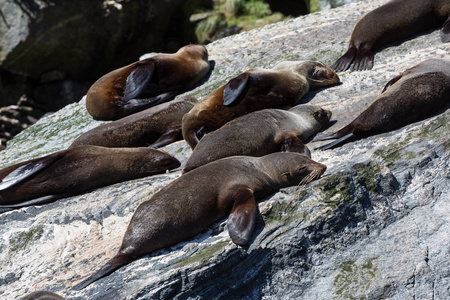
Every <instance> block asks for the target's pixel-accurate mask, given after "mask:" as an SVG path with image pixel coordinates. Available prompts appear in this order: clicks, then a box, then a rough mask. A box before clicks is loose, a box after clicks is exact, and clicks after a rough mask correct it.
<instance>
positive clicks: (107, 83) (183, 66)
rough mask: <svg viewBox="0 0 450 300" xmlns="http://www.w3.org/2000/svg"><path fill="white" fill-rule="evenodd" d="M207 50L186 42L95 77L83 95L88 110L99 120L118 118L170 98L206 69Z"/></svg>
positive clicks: (195, 80)
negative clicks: (175, 47) (169, 50)
mask: <svg viewBox="0 0 450 300" xmlns="http://www.w3.org/2000/svg"><path fill="white" fill-rule="evenodd" d="M209 68H210V65H209V62H208V51H207V50H206V48H205V46H203V45H188V46H184V47H182V48H180V50H178V52H177V53H174V54H159V55H156V56H153V57H151V58H147V59H144V60H141V61H138V62H135V63H132V64H130V65H128V66H126V67H123V68H120V69H117V70H114V71H112V72H109V73H108V74H106V75H104V76H102V77H101V78H100V79H98V80H97V81H96V82H95V83H94V84H93V85H92V86H91V87H90V89H89V91H88V92H87V96H86V109H87V111H88V112H89V113H90V114H91V115H92V116H93V117H94V118H95V119H98V120H117V119H119V118H122V117H125V116H127V115H130V114H132V113H135V112H137V111H140V110H143V109H146V108H149V107H151V106H154V105H157V104H160V103H163V102H166V101H168V100H171V99H173V98H174V97H175V96H176V95H178V94H180V93H182V92H184V91H186V90H187V89H189V88H192V87H193V86H194V85H195V84H196V83H198V82H199V81H200V80H201V79H202V78H203V77H204V76H205V75H206V74H207V73H208V71H209Z"/></svg>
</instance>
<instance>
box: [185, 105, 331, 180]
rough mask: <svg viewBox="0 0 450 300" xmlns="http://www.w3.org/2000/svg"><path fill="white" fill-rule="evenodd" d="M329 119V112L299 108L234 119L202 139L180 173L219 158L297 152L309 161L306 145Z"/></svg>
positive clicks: (310, 106)
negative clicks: (305, 156)
mask: <svg viewBox="0 0 450 300" xmlns="http://www.w3.org/2000/svg"><path fill="white" fill-rule="evenodd" d="M330 118H331V111H328V110H324V109H322V108H321V107H319V106H317V105H311V104H299V105H297V106H294V107H293V108H291V109H290V110H288V111H286V110H281V109H263V110H260V111H255V112H252V113H249V114H248V115H246V116H243V117H239V118H237V119H234V120H232V121H230V122H228V123H227V124H225V125H223V126H222V127H221V128H219V129H217V130H215V131H213V132H210V133H208V134H207V135H205V136H204V137H203V138H202V139H201V140H200V142H199V143H198V144H197V146H196V147H195V149H194V151H193V152H192V155H191V156H190V157H189V159H188V161H187V162H186V165H185V167H184V170H183V172H184V173H186V172H189V171H190V170H193V169H195V168H197V167H199V166H201V165H204V164H207V163H209V162H211V161H215V160H218V159H220V158H224V157H228V156H235V155H245V156H263V155H267V154H269V153H272V152H278V151H285V152H298V153H302V154H305V155H307V156H309V157H311V153H310V151H309V149H308V148H307V147H306V146H305V144H304V143H303V142H305V141H306V140H307V139H308V138H309V137H310V136H312V135H314V134H316V133H317V132H318V131H319V130H320V129H321V128H322V127H323V126H324V125H325V124H327V123H328V121H329V120H330Z"/></svg>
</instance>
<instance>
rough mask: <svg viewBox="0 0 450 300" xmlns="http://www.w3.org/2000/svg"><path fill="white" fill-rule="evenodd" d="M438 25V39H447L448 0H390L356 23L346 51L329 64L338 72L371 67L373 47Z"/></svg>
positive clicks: (449, 28)
mask: <svg viewBox="0 0 450 300" xmlns="http://www.w3.org/2000/svg"><path fill="white" fill-rule="evenodd" d="M442 24H443V25H442ZM439 26H442V29H441V40H442V41H443V42H449V41H450V2H449V1H448V0H392V1H390V2H388V3H386V4H385V5H382V6H380V7H378V8H377V9H374V10H373V11H371V12H369V13H368V14H367V15H365V16H364V17H363V18H362V19H361V20H360V21H359V22H358V23H357V24H356V26H355V29H354V30H353V33H352V37H351V38H350V45H349V48H348V50H347V52H346V53H345V54H344V55H343V56H342V57H341V58H339V59H338V60H337V61H336V62H335V63H334V64H333V66H332V68H333V69H334V70H336V71H337V72H339V71H345V70H347V69H350V70H351V71H361V70H370V69H372V67H373V60H374V53H373V52H374V50H375V49H378V48H381V47H383V46H385V45H387V44H390V43H393V42H396V41H400V40H402V39H405V38H408V37H411V36H413V35H416V34H419V33H421V32H425V31H427V30H430V29H433V28H437V27H439Z"/></svg>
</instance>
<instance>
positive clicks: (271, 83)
mask: <svg viewBox="0 0 450 300" xmlns="http://www.w3.org/2000/svg"><path fill="white" fill-rule="evenodd" d="M337 83H339V77H338V76H337V75H336V73H334V71H333V70H331V69H330V68H329V67H327V66H325V65H323V64H321V63H318V62H313V61H300V62H299V61H284V62H280V63H279V64H277V65H276V66H275V67H274V68H273V69H271V70H264V69H252V70H249V71H246V72H244V73H242V74H241V75H239V76H237V77H235V78H233V79H231V80H230V81H229V82H228V83H227V84H226V85H224V86H222V87H220V88H218V89H217V90H215V91H213V92H212V93H211V94H209V95H208V96H206V97H205V98H204V99H203V100H202V101H200V102H198V103H197V104H195V106H194V108H193V109H192V110H191V111H190V112H189V113H187V114H186V115H185V116H184V117H183V138H184V139H185V140H186V142H187V143H188V144H189V146H191V148H192V149H194V147H195V146H196V145H197V143H198V141H199V139H200V138H201V137H203V135H205V134H206V133H208V132H211V131H214V130H216V129H217V128H219V127H221V126H222V125H223V124H225V123H227V122H229V121H231V120H232V119H234V118H237V117H239V116H242V115H245V114H248V113H250V112H253V111H257V110H261V109H265V108H282V109H288V108H291V107H293V106H294V105H296V104H297V103H298V102H299V101H300V99H301V98H302V97H303V96H304V95H305V94H306V93H307V92H308V91H311V90H314V89H316V88H320V87H324V86H329V85H333V84H337Z"/></svg>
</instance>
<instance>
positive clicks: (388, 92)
mask: <svg viewBox="0 0 450 300" xmlns="http://www.w3.org/2000/svg"><path fill="white" fill-rule="evenodd" d="M448 103H450V60H446V59H428V60H426V61H423V62H422V63H420V64H418V65H416V66H414V67H412V68H410V69H408V70H406V71H405V72H403V73H401V74H400V75H398V76H396V77H394V78H393V79H392V80H390V81H389V82H388V83H387V84H386V87H385V88H384V89H383V92H382V93H381V95H380V96H378V97H377V98H376V99H375V100H374V101H373V102H372V104H371V105H370V106H369V107H368V108H367V109H366V110H365V111H363V112H362V113H361V114H360V115H359V116H358V117H357V118H356V119H355V120H354V121H353V122H351V123H350V124H349V125H347V126H345V127H344V128H342V129H341V130H339V131H337V132H335V133H333V134H332V135H329V136H326V137H323V138H320V139H317V141H322V140H329V139H336V138H337V139H338V140H336V141H334V142H332V143H329V144H326V145H324V146H322V147H319V149H322V150H326V149H330V148H333V147H336V146H338V145H342V144H344V143H346V142H349V141H351V140H355V139H359V138H364V137H367V136H370V135H374V134H378V133H383V132H388V131H391V130H394V129H397V128H400V127H402V126H405V125H407V124H410V123H413V122H416V121H419V120H422V119H424V118H427V117H430V116H431V115H433V114H435V113H437V112H439V111H440V110H442V109H443V108H444V107H445V105H446V104H448Z"/></svg>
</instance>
